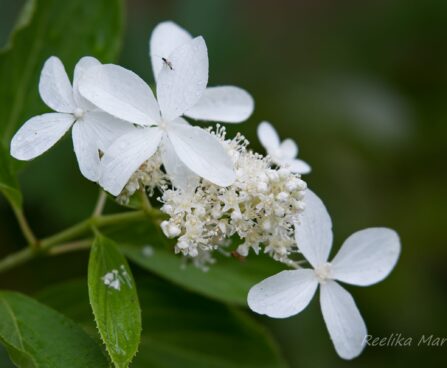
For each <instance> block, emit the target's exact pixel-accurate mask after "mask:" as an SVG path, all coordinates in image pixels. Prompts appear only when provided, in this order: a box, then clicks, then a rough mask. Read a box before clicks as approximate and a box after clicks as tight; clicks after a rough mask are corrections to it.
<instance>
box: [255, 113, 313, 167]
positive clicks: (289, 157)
mask: <svg viewBox="0 0 447 368" xmlns="http://www.w3.org/2000/svg"><path fill="white" fill-rule="evenodd" d="M258 138H259V140H260V141H261V144H262V145H263V146H264V148H265V150H266V151H267V154H268V155H269V156H270V157H271V159H272V161H273V162H274V163H275V164H277V165H280V166H287V167H288V168H289V169H290V171H292V172H295V173H298V174H308V173H310V171H311V168H310V166H309V164H307V163H306V162H304V161H303V160H300V159H297V158H296V156H297V155H298V145H297V144H296V143H295V141H294V140H292V139H290V138H288V139H285V140H284V141H283V142H280V140H279V136H278V133H277V132H276V130H275V128H273V126H272V125H271V124H270V123H268V122H266V121H263V122H262V123H260V124H259V125H258Z"/></svg>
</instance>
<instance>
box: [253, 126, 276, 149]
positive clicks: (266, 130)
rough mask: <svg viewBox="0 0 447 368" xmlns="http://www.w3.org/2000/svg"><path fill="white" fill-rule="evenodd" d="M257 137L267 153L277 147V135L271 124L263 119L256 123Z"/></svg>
mask: <svg viewBox="0 0 447 368" xmlns="http://www.w3.org/2000/svg"><path fill="white" fill-rule="evenodd" d="M258 139H259V141H260V142H261V144H262V145H263V146H264V148H265V149H266V151H267V153H268V152H269V151H270V150H272V149H277V148H278V147H279V136H278V133H276V130H275V128H273V126H272V124H270V123H269V122H267V121H263V122H262V123H260V124H259V125H258Z"/></svg>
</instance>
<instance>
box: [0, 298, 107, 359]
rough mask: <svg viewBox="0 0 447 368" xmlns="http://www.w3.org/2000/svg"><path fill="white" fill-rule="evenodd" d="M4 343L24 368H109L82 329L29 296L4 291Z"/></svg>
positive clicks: (0, 316) (0, 335)
mask: <svg viewBox="0 0 447 368" xmlns="http://www.w3.org/2000/svg"><path fill="white" fill-rule="evenodd" d="M0 342H2V343H3V345H4V347H5V348H6V350H7V351H8V353H9V356H10V358H11V360H12V361H13V362H14V363H15V364H16V365H17V366H18V367H21V368H25V367H26V368H59V367H67V368H78V367H79V368H85V367H98V368H101V367H104V368H105V367H108V365H109V364H108V361H107V358H106V357H105V356H104V355H103V353H102V351H101V348H100V346H99V345H98V344H97V343H95V341H94V340H92V338H90V337H89V336H88V335H87V334H86V333H85V332H84V331H83V330H82V328H81V327H80V326H78V325H77V324H76V323H74V322H73V321H72V320H70V319H68V318H67V317H65V316H63V315H62V314H60V313H58V312H56V311H55V310H53V309H51V308H49V307H47V306H45V305H43V304H40V303H39V302H37V301H35V300H34V299H31V298H29V297H27V296H25V295H22V294H19V293H15V292H9V291H2V292H0Z"/></svg>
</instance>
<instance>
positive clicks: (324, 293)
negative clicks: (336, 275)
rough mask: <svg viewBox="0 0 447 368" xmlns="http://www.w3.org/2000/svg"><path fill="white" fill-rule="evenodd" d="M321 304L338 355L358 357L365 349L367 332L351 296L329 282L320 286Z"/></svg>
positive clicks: (344, 357)
mask: <svg viewBox="0 0 447 368" xmlns="http://www.w3.org/2000/svg"><path fill="white" fill-rule="evenodd" d="M320 304H321V311H322V313H323V318H324V322H325V323H326V327H327V329H328V331H329V335H330V336H331V339H332V342H333V344H334V346H335V350H336V351H337V354H338V355H340V357H342V358H343V359H353V358H355V357H356V356H358V355H359V354H360V353H361V352H362V350H363V348H364V347H365V342H366V334H367V331H366V325H365V322H364V321H363V318H362V316H361V314H360V312H359V310H358V308H357V306H356V305H355V302H354V299H353V298H352V296H351V294H349V293H348V292H347V291H346V290H345V289H343V288H342V287H341V286H340V285H338V284H337V283H336V282H335V281H332V280H329V281H327V282H326V283H323V284H321V285H320Z"/></svg>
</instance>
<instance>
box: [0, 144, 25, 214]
mask: <svg viewBox="0 0 447 368" xmlns="http://www.w3.org/2000/svg"><path fill="white" fill-rule="evenodd" d="M0 191H1V192H2V193H3V195H4V196H5V197H6V199H7V200H8V201H9V202H10V203H11V205H12V206H14V207H15V208H16V209H18V208H21V207H22V194H21V193H20V190H19V183H18V182H17V179H16V177H15V175H14V172H13V169H12V167H11V160H10V158H9V152H7V151H6V149H5V148H4V147H3V144H1V142H0Z"/></svg>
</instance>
